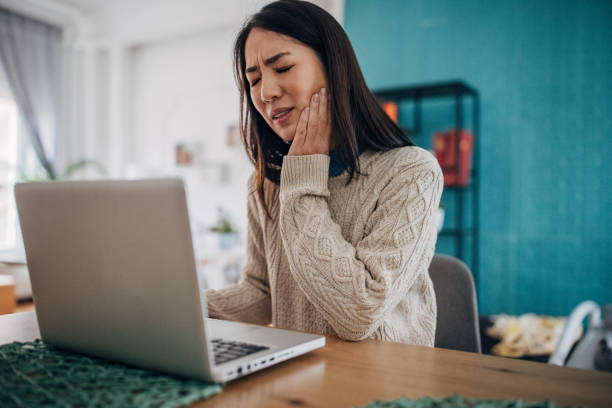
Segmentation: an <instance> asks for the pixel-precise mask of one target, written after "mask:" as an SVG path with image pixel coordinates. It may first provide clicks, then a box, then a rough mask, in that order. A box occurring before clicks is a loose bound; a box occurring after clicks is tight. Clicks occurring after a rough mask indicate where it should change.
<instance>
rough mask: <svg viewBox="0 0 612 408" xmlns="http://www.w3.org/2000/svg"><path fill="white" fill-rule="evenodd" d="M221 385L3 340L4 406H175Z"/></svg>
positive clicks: (0, 378)
mask: <svg viewBox="0 0 612 408" xmlns="http://www.w3.org/2000/svg"><path fill="white" fill-rule="evenodd" d="M219 392H221V386H220V385H218V384H215V383H204V382H200V381H196V380H185V379H181V378H177V377H172V376H168V375H163V374H158V373H155V372H152V371H149V370H143V369H138V368H132V367H127V366H125V365H123V364H117V363H111V362H108V361H105V360H100V359H96V358H90V357H87V356H84V355H81V354H75V353H71V352H67V351H63V350H58V349H56V348H53V347H51V346H48V345H46V344H45V343H43V342H42V341H41V340H35V341H33V342H24V343H21V342H13V343H10V344H4V345H1V346H0V407H3V408H8V407H27V408H31V407H32V408H33V407H156V408H174V407H179V406H183V405H187V404H190V403H192V402H195V401H197V400H199V399H203V398H208V397H210V396H212V395H215V394H217V393H219Z"/></svg>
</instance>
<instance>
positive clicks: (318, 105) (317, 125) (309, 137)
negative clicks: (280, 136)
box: [287, 88, 331, 156]
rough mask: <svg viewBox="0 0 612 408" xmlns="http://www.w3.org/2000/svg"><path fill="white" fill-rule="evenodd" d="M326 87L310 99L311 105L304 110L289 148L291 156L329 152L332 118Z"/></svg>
mask: <svg viewBox="0 0 612 408" xmlns="http://www.w3.org/2000/svg"><path fill="white" fill-rule="evenodd" d="M327 102H328V95H327V91H326V89H325V88H322V89H321V91H320V92H317V93H315V94H314V95H313V96H312V98H311V99H310V106H308V107H307V108H305V109H304V110H302V113H301V114H300V118H299V120H298V124H297V128H296V129H295V137H294V138H293V142H292V143H291V147H290V148H289V153H287V155H289V156H303V155H308V154H329V144H330V137H331V120H330V117H329V108H328V103H327Z"/></svg>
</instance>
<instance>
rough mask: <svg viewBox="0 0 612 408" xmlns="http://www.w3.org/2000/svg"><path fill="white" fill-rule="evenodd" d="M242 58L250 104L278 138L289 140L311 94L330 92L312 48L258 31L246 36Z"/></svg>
mask: <svg viewBox="0 0 612 408" xmlns="http://www.w3.org/2000/svg"><path fill="white" fill-rule="evenodd" d="M244 55H245V59H246V76H247V80H248V81H249V84H250V87H251V95H250V96H251V100H252V101H253V105H255V108H256V109H257V111H258V112H259V114H260V115H261V116H262V117H263V118H264V119H265V120H266V122H267V123H268V125H269V126H270V128H272V130H274V132H276V134H277V135H278V136H280V137H281V139H283V140H284V141H286V142H290V141H292V140H293V137H294V135H295V129H296V126H297V123H298V119H299V117H300V113H301V112H302V109H304V108H306V107H307V106H308V105H309V104H310V98H311V97H312V95H313V94H315V93H316V92H319V91H320V89H321V88H326V89H327V90H328V92H329V87H328V86H327V78H326V76H325V68H324V67H323V63H322V62H321V60H320V59H319V57H318V55H317V54H316V53H315V52H314V50H312V48H310V47H308V46H306V45H304V44H303V43H301V42H299V41H297V40H295V39H294V38H292V37H288V36H286V35H283V34H279V33H277V32H274V31H268V30H264V29H261V28H253V29H252V30H251V32H250V33H249V36H248V37H247V41H246V44H245V47H244Z"/></svg>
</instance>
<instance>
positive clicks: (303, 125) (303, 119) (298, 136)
mask: <svg viewBox="0 0 612 408" xmlns="http://www.w3.org/2000/svg"><path fill="white" fill-rule="evenodd" d="M309 110H310V109H309V107H308V106H307V107H306V108H305V109H303V110H302V113H300V118H299V119H298V124H297V127H296V128H295V137H294V138H293V142H292V145H297V146H302V145H304V143H305V142H306V131H307V129H308V113H309Z"/></svg>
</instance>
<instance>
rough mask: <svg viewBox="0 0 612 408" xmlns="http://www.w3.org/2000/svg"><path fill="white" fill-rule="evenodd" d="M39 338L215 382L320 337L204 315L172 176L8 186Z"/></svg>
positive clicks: (303, 348)
mask: <svg viewBox="0 0 612 408" xmlns="http://www.w3.org/2000/svg"><path fill="white" fill-rule="evenodd" d="M15 197H16V199H17V207H18V211H19V220H20V223H21V229H22V233H23V240H24V244H25V250H26V258H27V263H28V269H29V272H30V278H31V280H32V291H33V295H34V301H35V304H36V313H37V316H38V324H39V328H40V333H41V337H42V340H43V341H45V342H47V343H49V344H52V345H55V346H57V347H60V348H65V349H69V350H73V351H76V352H81V353H84V354H89V355H92V356H97V357H102V358H105V359H108V360H114V361H118V362H122V363H126V364H129V365H134V366H138V367H144V368H148V369H152V370H157V371H162V372H165V373H170V374H176V375H180V376H184V377H189V378H197V379H201V380H205V381H211V380H212V381H217V382H226V381H229V380H232V379H235V378H238V377H241V376H244V375H246V374H250V373H253V372H255V371H258V370H261V369H262V368H266V367H269V366H271V365H274V364H277V363H280V362H282V361H284V360H287V359H289V358H292V357H295V356H298V355H300V354H304V353H307V352H308V351H311V350H313V349H316V348H318V347H322V346H323V345H324V344H325V337H323V336H319V335H312V334H306V333H300V332H294V331H288V330H280V329H274V328H269V327H260V326H255V325H249V324H244V323H237V322H229V321H223V320H216V319H209V318H208V317H207V316H208V313H207V310H206V299H205V294H204V291H203V290H202V289H201V285H200V284H199V282H198V275H197V272H196V265H195V260H194V251H193V244H192V240H191V231H190V227H189V216H188V212H187V203H186V199H185V188H184V185H183V182H182V181H181V180H180V179H158V180H139V181H79V182H43V183H23V184H17V185H16V186H15Z"/></svg>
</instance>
